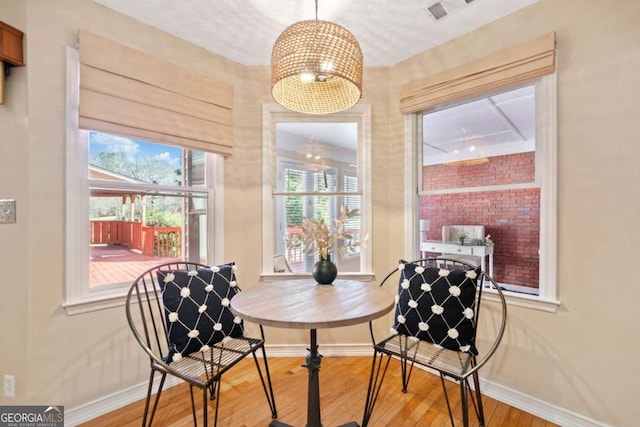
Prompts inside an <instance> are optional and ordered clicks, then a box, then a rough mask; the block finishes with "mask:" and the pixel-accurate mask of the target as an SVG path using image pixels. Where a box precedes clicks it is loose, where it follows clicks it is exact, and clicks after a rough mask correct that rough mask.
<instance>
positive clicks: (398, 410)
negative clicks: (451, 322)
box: [81, 356, 555, 427]
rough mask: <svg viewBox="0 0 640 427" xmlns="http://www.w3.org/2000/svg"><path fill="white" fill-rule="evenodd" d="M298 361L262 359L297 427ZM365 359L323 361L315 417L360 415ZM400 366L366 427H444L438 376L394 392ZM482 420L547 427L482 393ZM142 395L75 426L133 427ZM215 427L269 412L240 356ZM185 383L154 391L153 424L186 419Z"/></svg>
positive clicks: (262, 422) (245, 422)
mask: <svg viewBox="0 0 640 427" xmlns="http://www.w3.org/2000/svg"><path fill="white" fill-rule="evenodd" d="M302 363H304V359H303V358H290V357H286V358H276V357H272V358H270V359H269V368H270V371H271V378H272V381H273V387H274V392H275V395H276V405H277V409H278V415H279V417H278V419H279V420H280V421H282V422H285V423H288V424H291V425H294V426H302V425H304V424H305V423H306V416H307V412H306V405H307V379H308V373H307V370H306V369H305V368H303V367H302V366H301V364H302ZM370 364H371V358H370V357H338V356H332V357H327V358H323V360H322V366H321V369H320V401H321V409H322V422H323V425H325V426H336V425H340V424H344V423H346V422H349V421H357V422H358V423H360V422H361V420H362V414H363V411H364V400H365V397H366V393H367V383H368V381H369V372H370V366H371V365H370ZM401 384H402V381H401V378H400V365H399V363H398V362H397V361H395V360H392V361H391V364H390V366H389V371H388V372H387V376H386V378H385V380H384V384H383V387H382V390H381V391H380V395H379V397H378V402H377V404H376V407H375V410H374V413H373V416H372V419H371V422H370V423H369V427H399V426H400V427H402V426H406V427H410V426H432V427H438V426H450V421H449V413H448V411H447V406H446V402H445V398H444V393H443V391H442V387H441V385H440V378H439V377H438V376H436V375H433V374H430V373H428V372H425V371H422V370H419V369H415V370H414V372H413V376H412V378H411V382H410V384H409V389H408V391H407V393H402V390H401ZM447 390H448V392H449V397H450V399H451V402H452V408H453V411H454V419H455V422H456V425H459V424H461V422H462V421H461V418H462V417H461V413H460V396H459V394H460V393H459V388H458V387H457V385H456V384H455V383H451V382H448V381H447ZM196 391H197V393H196V394H195V399H196V409H197V411H198V412H197V415H198V417H199V418H198V422H199V425H201V420H200V417H201V415H202V412H201V408H202V397H201V396H202V395H201V394H200V392H199V390H196ZM483 403H484V409H485V419H486V421H487V425H490V426H491V427H499V426H518V427H520V426H533V425H535V426H538V425H539V426H555V424H552V423H549V422H546V421H545V420H542V419H540V418H536V417H534V416H533V415H531V414H527V413H526V412H523V411H521V410H518V409H516V408H512V407H510V406H508V405H505V404H503V403H501V402H497V401H496V400H494V399H490V398H488V397H486V396H485V397H483ZM208 407H209V420H210V424H211V425H213V416H214V410H215V403H214V402H211V401H210V402H209V405H208ZM143 408H144V400H140V401H137V402H134V403H132V404H129V405H126V406H124V407H122V408H120V409H118V410H116V411H113V412H111V413H108V414H106V415H103V416H101V417H98V418H96V419H93V420H91V421H89V422H87V423H85V424H82V425H81V427H134V426H135V427H139V426H140V425H141V423H142V412H143ZM218 417H219V419H218V425H219V426H220V427H224V426H228V427H257V426H264V427H266V426H268V425H269V423H270V422H271V421H272V419H271V412H270V410H269V406H268V404H267V401H266V398H265V396H264V391H263V390H262V386H261V384H260V381H259V380H258V378H257V374H256V371H255V365H254V363H253V360H252V359H247V360H244V361H242V362H241V363H240V364H239V365H238V366H237V367H235V368H234V369H232V370H231V371H229V372H228V373H227V374H226V375H225V377H224V378H223V380H222V389H221V398H220V409H219V415H218ZM192 420H193V418H192V416H191V404H190V399H189V387H188V386H187V385H186V384H180V385H177V386H174V387H172V388H169V389H166V390H164V391H163V392H162V397H161V399H160V404H159V409H158V412H157V414H156V417H155V419H154V424H153V425H154V426H157V427H182V426H190V425H192V424H193V421H192ZM470 421H471V423H470V425H471V426H477V425H478V422H477V420H476V417H475V412H474V411H473V409H472V408H471V409H470Z"/></svg>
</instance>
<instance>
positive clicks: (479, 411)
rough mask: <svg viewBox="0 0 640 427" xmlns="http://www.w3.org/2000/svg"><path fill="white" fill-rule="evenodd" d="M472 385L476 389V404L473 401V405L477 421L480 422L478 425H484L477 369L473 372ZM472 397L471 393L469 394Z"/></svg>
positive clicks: (482, 426)
mask: <svg viewBox="0 0 640 427" xmlns="http://www.w3.org/2000/svg"><path fill="white" fill-rule="evenodd" d="M473 385H474V386H475V389H476V401H477V406H476V405H475V402H474V407H475V409H476V415H477V416H478V422H479V423H480V427H484V426H485V423H484V409H483V407H482V394H481V393H480V377H479V375H478V371H476V372H474V373H473ZM471 396H472V398H473V394H472V395H471Z"/></svg>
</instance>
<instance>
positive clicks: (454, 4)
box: [424, 0, 475, 21]
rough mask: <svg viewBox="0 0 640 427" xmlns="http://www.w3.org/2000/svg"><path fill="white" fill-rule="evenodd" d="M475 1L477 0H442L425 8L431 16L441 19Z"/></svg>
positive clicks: (437, 19)
mask: <svg viewBox="0 0 640 427" xmlns="http://www.w3.org/2000/svg"><path fill="white" fill-rule="evenodd" d="M473 2H475V0H440V1H438V2H437V3H434V4H432V5H431V6H429V7H427V8H426V9H424V10H425V12H426V13H427V14H428V15H429V16H430V17H431V18H433V19H434V20H436V21H439V20H441V19H442V18H444V17H447V16H451V15H453V14H454V13H456V12H458V11H460V10H462V9H464V8H465V7H466V6H468V5H469V4H471V3H473Z"/></svg>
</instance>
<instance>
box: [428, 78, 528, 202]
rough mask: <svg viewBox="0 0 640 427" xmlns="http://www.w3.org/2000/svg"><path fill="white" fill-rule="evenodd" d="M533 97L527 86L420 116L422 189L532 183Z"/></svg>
mask: <svg viewBox="0 0 640 427" xmlns="http://www.w3.org/2000/svg"><path fill="white" fill-rule="evenodd" d="M535 120H536V118H535V92H534V86H533V85H532V86H527V87H524V88H520V89H516V90H513V91H509V92H505V93H502V94H499V95H495V96H490V97H487V98H483V99H480V100H477V101H473V102H468V103H465V104H461V105H457V106H455V107H451V108H447V109H444V110H441V111H436V112H434V113H429V114H425V115H424V116H423V144H422V152H423V159H422V165H423V167H422V177H423V190H424V191H432V190H442V189H450V188H465V187H481V186H489V185H505V184H520V183H531V182H534V181H535V123H536V121H535Z"/></svg>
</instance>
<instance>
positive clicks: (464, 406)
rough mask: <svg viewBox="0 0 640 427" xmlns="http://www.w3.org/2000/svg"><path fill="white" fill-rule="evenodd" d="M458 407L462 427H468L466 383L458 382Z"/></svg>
mask: <svg viewBox="0 0 640 427" xmlns="http://www.w3.org/2000/svg"><path fill="white" fill-rule="evenodd" d="M460 405H461V406H462V425H463V426H464V427H468V426H469V399H468V394H467V383H466V382H465V381H460Z"/></svg>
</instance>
